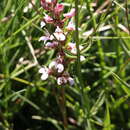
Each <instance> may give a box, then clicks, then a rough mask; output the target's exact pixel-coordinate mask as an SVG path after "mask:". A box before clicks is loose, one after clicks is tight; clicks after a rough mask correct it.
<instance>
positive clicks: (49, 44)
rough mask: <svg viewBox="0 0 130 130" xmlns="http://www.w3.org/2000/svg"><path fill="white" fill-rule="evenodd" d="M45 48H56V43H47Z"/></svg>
mask: <svg viewBox="0 0 130 130" xmlns="http://www.w3.org/2000/svg"><path fill="white" fill-rule="evenodd" d="M45 46H46V48H50V49H51V48H55V47H57V46H58V42H55V41H54V42H47V43H46V45H45Z"/></svg>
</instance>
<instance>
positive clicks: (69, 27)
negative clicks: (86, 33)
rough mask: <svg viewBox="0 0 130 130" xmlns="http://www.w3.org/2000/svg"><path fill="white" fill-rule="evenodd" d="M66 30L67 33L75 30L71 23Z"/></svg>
mask: <svg viewBox="0 0 130 130" xmlns="http://www.w3.org/2000/svg"><path fill="white" fill-rule="evenodd" d="M66 29H67V30H68V31H74V30H75V24H74V23H73V22H72V21H70V22H69V24H68V26H67V27H66Z"/></svg>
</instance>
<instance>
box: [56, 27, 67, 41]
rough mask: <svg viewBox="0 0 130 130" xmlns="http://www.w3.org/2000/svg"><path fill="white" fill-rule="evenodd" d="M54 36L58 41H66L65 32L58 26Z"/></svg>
mask: <svg viewBox="0 0 130 130" xmlns="http://www.w3.org/2000/svg"><path fill="white" fill-rule="evenodd" d="M54 36H55V37H56V39H57V40H58V41H64V40H65V39H66V37H65V35H64V33H63V31H62V30H61V29H60V28H59V27H58V26H57V28H56V30H55V33H54Z"/></svg>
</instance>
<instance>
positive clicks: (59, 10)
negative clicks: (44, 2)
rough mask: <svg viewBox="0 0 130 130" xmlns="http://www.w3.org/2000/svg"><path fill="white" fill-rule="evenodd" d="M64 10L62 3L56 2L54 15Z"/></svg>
mask: <svg viewBox="0 0 130 130" xmlns="http://www.w3.org/2000/svg"><path fill="white" fill-rule="evenodd" d="M63 10H64V5H62V4H56V7H55V9H54V12H55V14H56V15H60V13H61V12H62V11H63Z"/></svg>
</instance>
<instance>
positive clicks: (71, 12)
mask: <svg viewBox="0 0 130 130" xmlns="http://www.w3.org/2000/svg"><path fill="white" fill-rule="evenodd" d="M74 15H75V9H74V8H73V9H71V10H70V12H69V13H66V14H63V16H64V17H66V18H72V17H73V16H74Z"/></svg>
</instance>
